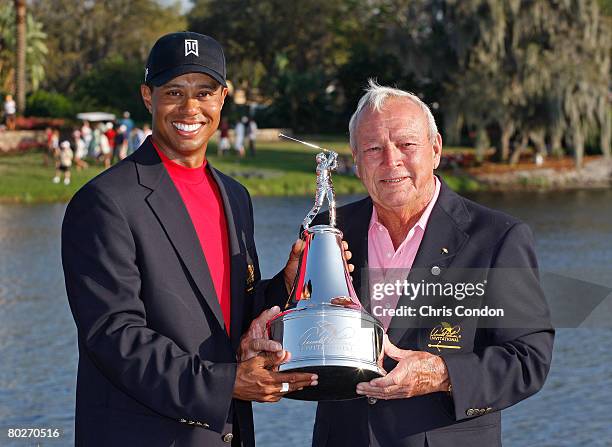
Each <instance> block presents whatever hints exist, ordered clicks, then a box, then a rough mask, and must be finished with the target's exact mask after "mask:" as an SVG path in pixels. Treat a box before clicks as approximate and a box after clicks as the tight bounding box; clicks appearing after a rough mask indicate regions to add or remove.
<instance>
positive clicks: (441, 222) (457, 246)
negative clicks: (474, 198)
mask: <svg viewBox="0 0 612 447" xmlns="http://www.w3.org/2000/svg"><path fill="white" fill-rule="evenodd" d="M440 182H441V187H440V195H439V196H438V200H437V202H436V204H435V205H434V208H433V210H432V212H431V215H430V216H429V221H428V222H427V228H426V229H425V234H424V235H423V240H422V241H421V245H420V246H419V251H418V252H417V255H416V258H415V260H414V263H413V264H412V268H411V269H410V274H409V275H408V281H410V282H411V283H419V282H421V281H422V280H424V281H426V282H432V281H436V278H437V277H438V275H434V274H433V273H432V268H433V267H434V266H437V267H438V268H439V269H440V272H441V274H443V273H444V271H445V269H447V268H448V267H449V266H450V265H451V263H452V262H453V260H454V259H455V257H456V255H457V253H458V252H459V251H460V250H461V248H462V247H463V245H464V244H465V243H466V242H467V240H468V237H469V236H468V235H467V233H465V232H464V231H463V229H462V227H463V224H465V223H466V222H468V221H469V220H470V216H469V213H468V211H467V209H466V207H465V204H464V203H463V199H461V197H460V196H459V195H457V194H456V193H454V192H453V191H452V190H451V189H450V188H449V187H448V186H447V185H446V184H445V183H444V182H443V181H442V180H441V179H440ZM443 249H445V250H443ZM423 299H424V298H423V297H420V298H417V300H421V303H419V304H423V302H422V300H423ZM414 304H415V301H410V299H409V298H407V297H406V296H402V297H401V298H400V299H399V301H398V303H397V307H400V306H403V305H405V306H410V305H414ZM397 307H396V308H397ZM402 318H404V317H393V319H391V323H390V325H389V329H388V331H387V335H388V336H389V340H390V341H391V342H392V343H393V344H396V345H397V344H398V343H399V342H400V340H401V339H402V338H403V337H404V336H406V335H407V334H408V333H409V332H410V331H412V330H414V329H415V327H412V328H409V327H402V326H407V325H405V324H404V325H402V324H401V322H400V320H401V319H402Z"/></svg>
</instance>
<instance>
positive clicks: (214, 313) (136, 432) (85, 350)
mask: <svg viewBox="0 0 612 447" xmlns="http://www.w3.org/2000/svg"><path fill="white" fill-rule="evenodd" d="M141 93H142V97H143V100H144V103H145V105H146V107H147V108H148V110H149V111H150V112H151V113H152V116H153V134H152V136H151V137H149V138H147V139H146V140H145V141H144V143H143V144H142V145H141V146H140V148H139V149H138V150H137V151H136V152H134V153H133V154H132V155H131V156H129V157H127V158H126V159H125V160H123V161H122V162H120V163H118V164H117V165H115V166H113V167H112V168H111V169H109V170H107V171H106V172H104V173H103V174H102V175H100V176H98V177H96V178H95V179H93V180H92V181H91V182H89V183H88V184H87V185H85V186H84V187H83V188H82V189H81V190H80V191H79V192H78V193H77V194H76V195H75V196H74V198H73V199H72V200H71V202H70V204H69V205H68V208H67V210H66V215H65V218H64V223H63V228H62V261H63V267H64V274H65V280H66V289H67V293H68V299H69V302H70V307H71V310H72V313H73V315H74V319H75V322H76V326H77V332H78V342H79V370H78V380H77V401H76V435H75V443H76V445H79V446H87V447H91V446H94V447H95V446H113V447H114V446H147V447H150V446H176V447H180V446H215V445H217V446H222V445H228V444H232V445H244V446H252V445H254V435H253V419H252V413H251V404H250V402H249V401H252V400H256V401H262V402H271V401H277V400H278V399H280V398H281V397H282V396H283V395H284V393H286V392H288V391H293V390H295V389H297V388H300V387H304V386H310V385H316V376H313V375H310V374H282V373H279V372H276V371H275V367H276V366H277V365H278V364H280V363H281V362H282V361H285V360H286V359H287V358H288V355H289V354H288V353H286V352H283V351H282V350H281V348H280V345H278V344H277V343H274V342H272V341H266V340H262V339H261V338H260V339H257V340H254V339H253V337H255V336H258V337H261V336H262V333H263V327H264V325H265V322H266V321H267V320H268V319H270V318H271V317H272V316H274V315H276V314H277V313H278V312H279V309H278V308H273V309H270V310H266V311H264V312H262V313H261V315H260V316H259V317H258V318H257V319H255V320H254V321H253V322H252V323H251V320H253V317H254V316H256V315H258V314H259V312H261V310H262V309H263V308H264V305H263V303H264V302H265V300H266V299H269V298H270V296H271V295H272V294H275V296H276V297H277V298H276V300H275V301H278V296H286V293H287V285H288V281H287V279H290V278H292V277H293V276H294V274H295V269H296V266H295V264H296V255H297V250H294V251H292V253H291V256H290V259H289V262H288V263H287V267H286V269H285V270H284V272H282V273H281V274H279V275H277V276H276V277H274V278H273V279H272V280H270V281H267V282H264V281H260V273H259V267H258V261H257V253H256V251H255V242H254V238H253V211H252V205H251V201H250V197H249V195H248V192H247V191H246V189H245V188H244V187H243V186H241V185H240V184H239V183H237V182H236V181H234V180H232V179H231V178H229V177H227V176H225V175H224V174H222V173H221V172H219V171H217V170H216V169H214V168H212V167H211V166H210V164H209V163H207V161H206V157H205V153H206V147H207V144H208V141H209V139H210V137H211V136H212V135H213V134H214V132H215V131H216V130H217V126H218V124H219V118H220V113H221V108H222V106H223V102H224V99H225V96H226V94H227V87H226V81H225V59H224V55H223V50H222V48H221V46H220V45H219V43H218V42H216V41H215V40H214V39H212V38H210V37H208V36H203V35H201V34H196V33H191V32H182V33H174V34H169V35H166V36H164V37H162V38H160V39H159V40H158V41H157V42H156V43H155V45H154V47H153V49H152V50H151V53H150V55H149V59H148V62H147V67H146V71H145V83H144V84H143V85H142V86H141ZM247 329H249V334H250V336H251V338H249V339H247V338H246V337H243V338H242V340H241V336H242V334H244V333H245V331H246V330H247ZM264 349H265V350H267V351H276V352H275V353H274V352H273V353H271V354H267V355H263V354H258V350H264Z"/></svg>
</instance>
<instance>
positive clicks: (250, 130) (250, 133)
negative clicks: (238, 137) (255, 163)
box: [246, 117, 257, 157]
mask: <svg viewBox="0 0 612 447" xmlns="http://www.w3.org/2000/svg"><path fill="white" fill-rule="evenodd" d="M246 134H247V138H248V140H249V154H251V157H254V156H255V140H256V139H257V123H256V122H255V120H254V119H253V117H251V118H250V119H249V122H248V124H247V125H246Z"/></svg>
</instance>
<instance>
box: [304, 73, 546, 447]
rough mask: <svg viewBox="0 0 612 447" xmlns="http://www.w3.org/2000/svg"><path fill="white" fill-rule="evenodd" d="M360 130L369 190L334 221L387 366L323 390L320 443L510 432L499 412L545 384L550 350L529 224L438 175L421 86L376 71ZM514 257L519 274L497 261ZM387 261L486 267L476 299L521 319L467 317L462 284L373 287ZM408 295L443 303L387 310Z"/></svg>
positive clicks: (430, 273) (437, 150)
mask: <svg viewBox="0 0 612 447" xmlns="http://www.w3.org/2000/svg"><path fill="white" fill-rule="evenodd" d="M349 131H350V145H351V149H352V152H353V158H354V161H355V165H356V168H357V175H358V176H359V178H360V179H361V181H362V182H363V184H364V186H365V188H366V189H367V192H368V195H369V196H368V197H367V198H365V199H363V200H359V201H357V202H354V203H350V204H348V205H346V206H343V207H341V208H339V209H338V210H337V222H338V227H339V228H340V229H341V230H342V231H343V233H344V238H345V240H346V241H348V243H349V246H350V247H351V251H352V253H353V257H352V262H353V264H354V265H355V271H354V273H353V280H354V285H355V288H356V290H357V293H358V295H359V296H360V297H361V300H362V302H363V304H364V306H365V307H366V308H367V309H369V310H370V311H371V312H372V313H374V314H375V315H377V316H379V318H380V319H381V322H382V323H383V326H384V327H385V331H386V334H387V336H386V337H385V347H384V351H385V352H384V353H385V358H384V363H383V367H384V369H385V370H386V371H388V374H386V375H385V376H384V377H381V378H378V379H374V380H372V381H370V382H367V383H360V384H359V385H357V393H358V394H360V395H362V396H363V398H361V399H355V400H350V401H339V402H320V403H319V405H318V408H317V416H316V421H315V428H314V434H313V446H340V445H350V446H352V447H358V446H364V447H365V446H383V447H387V446H402V447H416V446H419V447H423V446H431V447H436V446H444V447H448V446H452V447H460V446H495V445H501V416H500V411H501V410H502V409H504V408H507V407H509V406H511V405H514V404H516V403H517V402H519V401H521V400H523V399H525V398H526V397H528V396H530V395H532V394H534V393H535V392H537V391H538V390H539V389H540V388H541V387H542V385H543V384H544V380H545V378H546V376H547V373H548V370H549V367H550V362H551V357H552V346H553V338H554V330H553V329H552V327H551V326H550V322H549V312H548V307H547V304H546V301H545V299H544V295H543V293H542V290H541V288H540V285H539V279H538V274H537V261H536V258H535V253H534V248H533V246H534V243H533V239H532V235H531V232H530V230H529V228H528V226H527V225H525V224H524V223H522V222H520V221H519V220H517V219H515V218H513V217H511V216H508V215H506V214H504V213H501V212H499V211H495V210H492V209H488V208H485V207H483V206H481V205H478V204H476V203H474V202H472V201H470V200H468V199H466V198H464V197H461V196H459V195H458V194H456V193H454V192H453V191H452V190H451V189H449V188H448V186H446V184H445V183H444V182H443V181H442V180H441V179H440V178H438V177H437V176H436V175H434V170H435V169H436V168H437V167H438V165H439V163H440V156H441V152H442V138H441V136H440V134H439V133H438V131H437V127H436V123H435V120H434V117H433V116H432V114H431V111H430V110H429V108H428V107H427V105H426V104H424V103H423V102H422V101H421V100H420V99H419V98H418V97H417V96H415V95H413V94H411V93H408V92H405V91H402V90H398V89H394V88H389V87H383V86H380V85H378V84H376V83H375V82H373V81H370V83H369V87H368V88H367V90H366V94H365V95H364V96H363V97H362V98H361V100H360V101H359V104H358V107H357V110H356V111H355V113H354V115H353V116H352V118H351V120H350V124H349ZM327 219H328V217H327V215H322V216H319V218H318V219H317V220H315V222H314V223H315V224H316V223H318V222H321V221H323V222H325V221H326V220H327ZM516 270H518V271H520V272H521V274H520V278H519V280H515V279H516V277H513V278H514V279H512V280H507V281H506V280H504V278H506V279H508V275H509V274H507V273H502V274H499V272H508V271H516ZM381 271H383V272H389V271H399V272H404V274H406V275H407V276H404V279H406V278H407V279H408V280H409V281H410V282H412V283H413V284H419V283H420V284H422V285H423V286H425V285H426V284H429V283H431V284H436V283H437V284H440V283H441V282H442V281H450V279H451V278H453V277H454V278H455V279H457V278H456V277H457V272H462V271H471V272H477V274H475V275H473V276H474V277H475V278H478V279H480V280H481V282H482V284H487V282H488V284H487V285H486V293H485V294H484V296H482V297H481V298H480V301H479V305H477V306H476V307H479V306H480V308H481V307H482V305H483V304H484V305H486V306H489V307H495V308H500V309H502V310H505V311H506V315H507V316H509V317H510V316H511V321H510V320H505V321H494V320H492V319H487V318H479V317H477V316H462V317H459V313H458V312H456V311H457V310H458V309H459V308H460V307H464V308H467V307H469V305H468V302H470V300H468V299H466V300H464V301H459V300H458V299H459V296H458V295H455V296H454V297H453V296H422V295H421V296H418V297H414V296H413V297H408V296H406V294H405V291H404V292H402V293H403V295H402V294H401V293H398V294H395V295H393V294H391V295H390V296H384V297H383V298H382V299H381V300H378V298H376V299H375V298H374V297H373V296H372V299H370V297H369V296H368V295H369V294H368V287H365V286H364V285H363V284H367V279H368V278H369V279H370V280H371V278H372V276H376V274H377V273H379V272H381ZM408 273H409V274H408ZM461 275H463V273H461V274H460V275H459V279H461V278H462V276H461ZM468 276H469V275H468ZM509 276H512V275H509ZM464 279H465V280H466V281H467V280H468V279H474V278H473V277H470V278H467V277H466V278H464ZM482 284H481V285H482ZM370 287H371V283H370ZM473 287H475V288H478V284H475V285H473ZM455 290H456V291H457V290H458V289H455ZM483 290H485V289H483ZM408 306H412V307H413V308H415V309H417V308H418V309H420V307H419V306H423V307H425V308H427V309H430V310H431V309H433V311H432V312H431V313H430V314H429V315H423V314H420V313H419V314H416V316H415V315H408V316H402V314H401V313H400V312H396V313H395V315H394V312H389V310H398V309H400V308H402V307H408ZM436 310H437V312H436ZM472 310H474V309H472ZM475 310H478V309H475ZM419 312H420V310H419ZM410 317H412V318H410Z"/></svg>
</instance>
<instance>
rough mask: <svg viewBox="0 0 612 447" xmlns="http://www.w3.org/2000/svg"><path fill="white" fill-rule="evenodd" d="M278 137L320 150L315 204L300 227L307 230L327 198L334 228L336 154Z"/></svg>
mask: <svg viewBox="0 0 612 447" xmlns="http://www.w3.org/2000/svg"><path fill="white" fill-rule="evenodd" d="M279 137H283V138H286V139H288V140H292V141H297V142H298V143H302V144H305V145H306V146H310V147H312V148H315V149H320V150H321V151H322V152H319V153H318V154H317V157H316V160H317V170H316V172H317V190H316V194H315V203H314V205H313V207H312V209H311V210H310V211H309V212H308V214H307V215H306V217H305V218H304V222H303V223H302V227H304V229H305V230H307V229H308V228H309V227H310V224H311V223H312V221H313V220H314V218H315V217H317V214H319V211H320V210H321V207H322V206H323V202H324V201H325V199H326V198H327V205H328V208H329V225H330V226H332V227H335V226H336V194H335V192H334V184H333V183H332V178H331V173H332V171H334V170H335V169H336V168H337V167H338V153H337V152H334V151H332V150H329V149H325V148H322V147H319V146H316V145H314V144H312V143H306V142H305V141H301V140H297V139H295V138H292V137H288V136H287V135H283V134H282V133H281V134H279Z"/></svg>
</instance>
